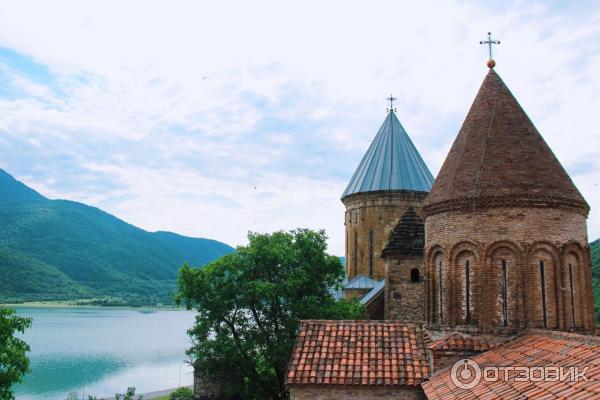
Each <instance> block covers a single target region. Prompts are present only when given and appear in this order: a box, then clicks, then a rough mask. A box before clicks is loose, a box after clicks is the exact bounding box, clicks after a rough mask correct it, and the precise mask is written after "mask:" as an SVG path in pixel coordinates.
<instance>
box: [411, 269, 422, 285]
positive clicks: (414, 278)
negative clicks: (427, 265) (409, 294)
mask: <svg viewBox="0 0 600 400" xmlns="http://www.w3.org/2000/svg"><path fill="white" fill-rule="evenodd" d="M410 281H411V282H412V283H419V282H421V276H420V273H419V269H418V268H413V269H411V270H410Z"/></svg>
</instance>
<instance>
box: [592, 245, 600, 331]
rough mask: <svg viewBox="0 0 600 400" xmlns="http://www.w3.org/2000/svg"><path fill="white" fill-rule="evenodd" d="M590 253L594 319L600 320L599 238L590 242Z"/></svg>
mask: <svg viewBox="0 0 600 400" xmlns="http://www.w3.org/2000/svg"><path fill="white" fill-rule="evenodd" d="M590 250H591V253H592V287H593V290H594V302H595V303H594V304H595V305H596V321H600V239H597V240H595V241H593V242H592V243H590Z"/></svg>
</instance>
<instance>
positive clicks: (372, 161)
mask: <svg viewBox="0 0 600 400" xmlns="http://www.w3.org/2000/svg"><path fill="white" fill-rule="evenodd" d="M433 181H434V179H433V175H431V172H429V169H428V168H427V165H425V161H423V159H422V158H421V155H420V154H419V152H418V151H417V149H416V147H415V145H414V144H413V142H412V141H411V140H410V138H409V137H408V134H407V133H406V131H405V130H404V128H403V127H402V124H400V121H398V118H397V117H396V114H395V113H394V111H390V112H389V113H388V115H387V117H386V119H385V121H383V125H381V128H379V132H377V136H375V139H374V140H373V142H372V143H371V146H369V149H368V150H367V153H366V154H365V156H364V157H363V159H362V161H361V162H360V164H359V165H358V168H357V169H356V172H355V173H354V176H352V179H351V180H350V183H349V184H348V187H347V188H346V190H345V191H344V194H343V195H342V198H344V197H346V196H349V195H351V194H354V193H363V192H375V191H379V190H411V191H416V192H429V190H430V189H431V185H433Z"/></svg>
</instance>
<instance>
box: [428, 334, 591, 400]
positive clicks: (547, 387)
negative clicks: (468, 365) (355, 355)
mask: <svg viewBox="0 0 600 400" xmlns="http://www.w3.org/2000/svg"><path fill="white" fill-rule="evenodd" d="M470 359H471V360H473V361H475V362H476V363H477V364H479V366H480V367H481V368H483V367H486V366H501V367H511V366H513V367H517V366H519V367H521V366H523V367H533V366H552V367H580V368H583V367H585V366H589V370H587V372H586V373H585V376H586V377H587V378H588V381H584V380H580V381H576V382H570V381H568V380H565V381H559V382H549V381H546V382H543V381H542V382H535V381H531V380H529V381H526V382H515V380H514V376H513V378H511V379H509V380H507V381H505V380H504V379H500V380H498V381H495V382H486V381H485V380H481V381H480V382H479V384H477V386H475V387H474V388H473V389H470V390H466V389H460V388H458V387H456V386H455V385H454V383H453V382H452V379H451V368H447V369H445V370H442V371H440V372H439V373H438V374H437V375H435V376H434V377H432V378H431V379H430V380H429V381H428V382H425V383H423V385H422V387H423V390H424V391H425V395H426V396H427V398H428V399H429V400H437V399H443V400H452V399H457V400H458V399H460V400H470V399H564V398H568V399H583V398H586V399H587V398H589V399H597V398H600V338H598V337H595V336H586V335H579V334H574V333H564V332H556V331H540V330H531V331H528V332H526V333H524V334H523V335H522V336H519V337H517V338H515V339H514V340H511V341H509V342H506V343H504V344H502V345H500V346H498V347H496V348H494V349H492V350H490V351H487V352H485V353H483V354H479V355H477V356H474V357H471V358H470ZM500 376H501V377H502V376H503V373H500Z"/></svg>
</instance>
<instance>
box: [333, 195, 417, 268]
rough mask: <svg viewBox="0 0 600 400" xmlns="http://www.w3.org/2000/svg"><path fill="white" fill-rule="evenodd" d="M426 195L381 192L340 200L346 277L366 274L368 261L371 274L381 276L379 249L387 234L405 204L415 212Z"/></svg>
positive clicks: (397, 219)
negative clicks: (344, 208)
mask: <svg viewBox="0 0 600 400" xmlns="http://www.w3.org/2000/svg"><path fill="white" fill-rule="evenodd" d="M426 194H427V193H424V192H410V191H381V192H367V193H357V194H354V195H350V196H348V197H346V198H344V199H343V203H344V205H345V206H346V215H345V226H346V268H347V271H348V277H349V278H350V279H352V278H353V277H354V276H356V275H366V276H369V275H370V274H369V272H370V271H369V267H370V263H371V260H372V263H373V275H372V277H373V278H375V279H383V277H384V276H385V266H384V261H383V259H382V258H381V251H382V250H383V248H384V246H385V244H386V243H387V241H388V239H389V236H390V233H391V232H392V230H393V229H394V227H395V226H396V224H397V223H398V221H399V220H400V217H401V216H402V214H404V212H405V211H406V209H407V208H408V207H413V208H414V209H415V210H416V211H417V213H420V207H421V202H422V201H423V199H424V198H425V196H426ZM370 231H372V243H373V254H372V256H371V251H370V248H371V239H370ZM355 239H356V240H355ZM355 243H356V246H355ZM355 249H356V252H355ZM355 254H356V260H355Z"/></svg>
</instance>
